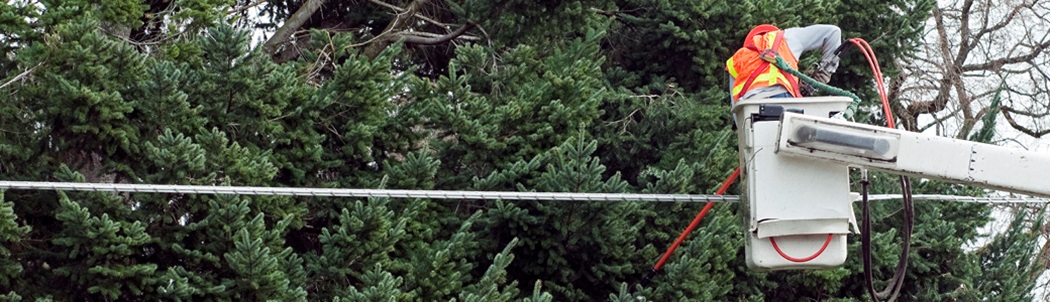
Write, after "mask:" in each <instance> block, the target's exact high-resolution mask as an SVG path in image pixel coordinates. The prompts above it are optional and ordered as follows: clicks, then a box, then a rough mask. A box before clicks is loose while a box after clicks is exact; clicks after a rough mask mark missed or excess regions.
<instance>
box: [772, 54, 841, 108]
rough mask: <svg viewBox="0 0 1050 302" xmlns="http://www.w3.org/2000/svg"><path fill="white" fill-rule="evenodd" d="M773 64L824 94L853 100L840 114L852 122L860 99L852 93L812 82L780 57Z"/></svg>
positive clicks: (811, 79) (812, 80)
mask: <svg viewBox="0 0 1050 302" xmlns="http://www.w3.org/2000/svg"><path fill="white" fill-rule="evenodd" d="M773 64H774V65H776V66H777V68H780V69H781V70H784V71H787V72H788V73H790V74H791V75H793V76H796V77H798V78H799V79H800V80H802V81H804V82H806V83H807V84H809V85H811V86H813V88H817V89H820V90H821V91H824V92H827V93H830V94H834V95H840V96H845V97H849V98H851V99H853V102H852V103H850V104H849V107H846V112H843V113H842V116H843V117H845V118H846V119H847V120H853V115H854V114H855V113H856V112H857V107H859V106H860V97H859V96H857V95H856V94H854V93H853V92H850V91H849V90H845V89H841V88H838V87H835V86H831V85H828V84H824V83H821V82H820V81H817V80H814V79H813V78H811V77H809V76H808V75H806V74H804V73H802V72H799V71H798V70H795V69H794V68H791V66H789V65H788V64H787V62H784V58H781V57H780V56H776V62H773Z"/></svg>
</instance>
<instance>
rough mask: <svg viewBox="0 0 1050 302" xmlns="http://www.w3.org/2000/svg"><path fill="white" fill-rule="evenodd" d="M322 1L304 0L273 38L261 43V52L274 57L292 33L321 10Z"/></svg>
mask: <svg viewBox="0 0 1050 302" xmlns="http://www.w3.org/2000/svg"><path fill="white" fill-rule="evenodd" d="M324 1H325V0H306V2H305V3H303V6H302V7H300V8H299V10H297V11H295V13H294V14H292V16H291V17H288V20H285V22H284V25H281V28H278V29H277V31H276V32H274V33H273V36H271V37H270V39H268V40H266V43H263V47H262V49H263V51H265V52H266V53H268V54H270V55H275V54H276V53H277V51H278V50H279V49H280V48H281V46H282V45H284V44H285V43H287V42H288V39H289V38H290V37H291V36H292V33H295V31H297V30H299V27H302V26H303V24H304V23H306V21H307V20H309V19H310V16H312V15H313V14H314V12H316V11H317V9H319V8H321V5H323V4H324Z"/></svg>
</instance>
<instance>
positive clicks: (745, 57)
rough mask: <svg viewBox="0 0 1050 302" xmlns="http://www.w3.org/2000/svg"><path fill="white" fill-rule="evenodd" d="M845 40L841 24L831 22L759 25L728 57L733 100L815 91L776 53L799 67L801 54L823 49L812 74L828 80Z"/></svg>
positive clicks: (777, 96) (798, 95)
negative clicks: (782, 67)
mask: <svg viewBox="0 0 1050 302" xmlns="http://www.w3.org/2000/svg"><path fill="white" fill-rule="evenodd" d="M841 40H842V31H841V30H840V29H839V28H838V26H834V25H828V24H815V25H810V26H806V27H792V28H787V29H783V30H781V29H779V28H777V27H776V26H773V25H769V24H762V25H759V26H756V27H755V28H753V29H751V32H749V33H748V34H747V37H745V38H744V45H743V46H742V47H740V49H739V50H737V51H736V53H735V54H733V57H731V58H729V60H728V61H726V71H728V72H729V76H730V77H729V87H730V88H729V89H730V95H731V96H732V99H733V103H734V104H735V103H736V102H738V101H740V100H742V99H765V98H797V97H802V96H804V95H810V94H812V92H813V91H812V87H810V86H809V85H805V84H804V83H802V85H800V83H799V79H798V78H797V77H795V76H793V75H791V74H789V73H787V72H786V71H783V70H780V68H777V67H776V66H775V65H774V62H776V56H780V57H781V58H783V59H784V62H786V63H787V64H788V65H789V66H791V68H792V69H795V70H799V69H798V58H799V57H801V56H802V53H804V52H807V51H811V50H817V49H820V50H823V54H822V56H821V58H820V61H819V62H818V63H817V65H816V66H815V68H814V69H813V71H812V72H811V74H810V77H812V78H813V79H815V80H817V81H819V82H821V83H825V84H827V83H828V81H829V80H831V74H832V73H835V69H836V68H838V66H839V57H838V55H837V54H836V51H837V50H838V48H839V46H840V45H842V41H841Z"/></svg>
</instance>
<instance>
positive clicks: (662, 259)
mask: <svg viewBox="0 0 1050 302" xmlns="http://www.w3.org/2000/svg"><path fill="white" fill-rule="evenodd" d="M738 176H740V167H737V168H736V170H733V174H730V175H729V177H728V178H726V180H725V181H723V182H722V187H719V188H718V191H717V192H715V194H716V195H722V194H725V192H726V190H728V189H729V185H732V184H733V182H734V181H736V178H737V177H738ZM714 206H715V203H713V202H708V203H707V204H706V205H704V209H702V210H700V213H698V214H696V217H695V218H693V222H691V223H689V226H688V227H686V228H685V230H684V231H682V234H681V235H679V236H678V239H677V240H675V241H674V244H671V247H669V248H667V251H666V252H664V256H663V257H660V261H657V262H656V265H654V266H653V271H652V272H653V273H655V272H656V271H658V270H660V267H662V266H664V263H665V262H667V259H668V258H671V254H673V253H674V250H675V249H677V248H678V245H679V244H682V241H683V240H685V237H686V236H689V233H691V232H692V231H693V229H695V228H696V225H698V224H700V220H701V219H704V215H707V211H709V210H711V207H714ZM650 274H651V273H650Z"/></svg>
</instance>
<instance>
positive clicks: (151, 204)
mask: <svg viewBox="0 0 1050 302" xmlns="http://www.w3.org/2000/svg"><path fill="white" fill-rule="evenodd" d="M9 2H10V1H9ZM103 2H105V3H103ZM303 2H304V1H299V0H293V1H266V2H256V1H228V0H193V1H159V0H158V1H152V0H151V1H127V0H123V1H73V0H66V1H42V2H39V3H40V5H36V4H30V3H23V1H14V2H11V3H5V4H0V41H2V42H4V43H3V45H4V46H3V48H2V49H3V51H4V53H5V55H4V56H0V78H2V79H4V80H3V82H2V83H0V84H3V83H7V82H8V81H11V82H10V84H6V85H7V86H4V87H0V92H3V93H4V95H5V99H4V101H3V102H0V179H3V180H56V181H88V182H107V183H155V184H186V185H251V186H295V187H304V186H306V187H328V188H392V189H445V190H498V191H523V192H609V193H637V192H640V193H675V194H711V193H714V191H715V190H716V188H718V187H719V186H720V185H721V184H722V182H723V181H724V179H725V178H726V176H728V175H729V174H730V172H731V171H732V170H733V169H734V168H735V167H736V165H737V164H738V162H737V157H736V152H735V139H734V137H735V133H734V132H733V130H732V120H731V119H730V118H729V114H728V111H729V106H728V105H729V103H728V101H727V95H726V92H725V90H726V87H725V85H726V82H725V81H726V76H725V72H724V70H723V66H724V62H725V60H726V58H728V57H729V55H731V53H732V52H733V51H734V50H735V49H736V48H737V47H739V43H740V38H741V36H742V35H743V34H745V33H746V32H747V31H748V30H749V29H750V28H751V27H752V26H754V25H757V24H760V23H773V24H776V25H778V26H781V27H790V26H800V25H806V24H810V23H817V22H828V23H834V24H838V25H839V26H840V27H842V28H843V29H844V30H845V32H846V33H845V36H846V37H854V36H861V37H864V38H866V39H868V40H869V41H871V42H872V46H873V47H874V48H875V51H876V52H877V53H878V54H879V56H880V59H881V61H882V62H883V66H884V67H885V68H886V70H885V72H886V74H887V75H888V76H892V75H894V73H895V72H896V71H895V69H894V68H893V67H892V64H888V62H892V61H893V60H894V59H895V58H898V57H901V56H907V55H908V54H909V51H910V50H911V49H912V48H913V47H914V46H915V45H914V43H915V41H917V40H916V38H917V37H918V35H920V34H921V31H920V29H921V28H922V27H923V24H924V23H923V22H924V20H925V19H926V18H927V15H928V13H929V10H930V8H931V7H932V5H933V4H934V3H933V2H932V1H926V0H901V1H889V2H885V1H868V0H864V1H833V0H807V1H771V0H749V1H730V2H725V1H713V0H700V1H685V2H683V1H669V0H610V1H590V2H582V1H538V2H537V1H520V0H512V1H495V2H493V1H475V0H450V1H436V0H431V1H428V2H427V3H426V4H425V5H424V6H423V7H422V9H421V11H420V12H421V13H420V14H422V15H426V16H427V17H428V18H430V19H432V20H434V21H437V22H431V21H426V20H424V21H420V20H413V21H412V22H411V23H410V26H409V29H408V30H412V31H428V32H433V33H442V34H443V33H446V32H448V31H451V30H453V29H454V28H456V27H458V26H460V25H463V24H467V23H473V24H476V27H474V28H473V29H471V30H470V31H468V32H467V35H468V37H463V39H457V40H453V41H451V42H447V43H441V44H438V45H420V44H414V43H411V42H409V41H388V42H391V43H389V44H381V45H384V47H383V48H382V49H379V51H377V52H375V53H371V52H368V53H366V51H365V50H366V48H368V47H369V46H371V45H380V44H372V43H375V42H376V41H374V40H372V39H374V38H376V37H378V36H380V35H382V34H383V32H382V30H383V29H384V28H386V27H387V25H388V23H389V22H391V21H392V20H393V16H394V15H395V14H394V13H393V10H391V8H390V7H387V6H383V5H380V4H377V3H376V2H370V1H326V3H325V5H324V6H323V7H322V9H321V11H319V12H318V13H316V14H314V16H312V17H311V18H310V19H309V20H306V23H304V25H303V27H302V28H301V29H302V31H299V32H297V33H296V34H295V35H294V37H293V40H294V43H293V44H288V45H286V46H287V47H288V48H289V49H293V50H294V51H292V52H291V59H290V60H287V61H285V60H279V61H280V62H281V63H277V62H275V60H274V59H273V58H272V57H271V56H270V54H265V53H262V52H261V51H260V50H259V49H258V44H260V43H261V42H260V41H258V39H260V38H262V39H265V37H260V36H258V35H256V33H255V32H253V31H252V29H253V26H258V27H259V28H274V27H276V26H279V25H280V24H283V22H284V21H285V19H286V18H288V17H289V16H290V15H291V14H292V13H294V12H295V11H296V10H297V9H298V8H299V6H301V5H302V3H303ZM385 2H386V3H388V4H391V5H394V6H398V7H407V6H409V4H411V2H412V1H408V0H404V1H399V0H393V1H385ZM254 3H260V5H259V6H258V7H257V8H258V10H247V9H245V10H240V8H244V7H245V6H246V5H250V4H254ZM417 21H418V22H417ZM439 23H445V24H439ZM446 25H447V26H446ZM266 34H269V33H266ZM812 61H813V57H812V56H808V57H804V58H803V63H808V62H812ZM805 68H806V65H805V64H804V65H803V69H805ZM12 80H13V81H12ZM870 83H871V79H870V72H869V71H868V70H867V64H866V62H862V61H860V59H859V56H858V53H857V52H855V51H851V52H849V53H847V56H846V59H845V60H844V61H843V63H842V67H841V68H840V72H838V73H836V75H835V76H834V79H833V81H832V84H835V85H837V86H840V87H844V88H848V89H851V90H854V91H857V92H858V93H859V94H861V95H862V97H863V98H864V99H865V100H866V101H874V100H875V99H876V98H875V97H874V94H873V93H872V92H873V90H872V89H871V87H872V85H870ZM865 114H866V115H870V116H872V117H873V119H872V120H873V122H872V123H881V121H880V120H881V119H884V117H881V116H879V115H878V113H870V112H869V113H865ZM988 116H991V115H988ZM994 125H995V124H994V120H990V119H989V120H985V121H984V129H983V130H982V131H980V132H979V135H975V136H974V137H973V138H972V139H974V140H978V141H989V139H990V138H991V134H993V130H994V128H993V127H994ZM872 179H873V183H874V185H873V192H877V193H890V192H896V190H897V189H896V183H895V181H896V176H892V175H887V174H877V173H873V174H872ZM913 186H914V187H915V193H916V194H919V193H940V194H958V195H977V194H981V193H983V191H982V190H981V189H976V188H972V187H966V186H960V185H952V184H945V183H942V182H934V181H925V180H914V184H913ZM858 189H859V188H858ZM727 194H738V192H736V189H735V187H731V189H730V191H729V192H727ZM0 197H2V198H0V199H2V200H0V300H4V301H6V300H13V301H18V300H41V301H49V300H51V299H54V300H60V301H66V300H74V301H81V300H88V301H97V300H125V301H128V300H134V301H139V300H175V301H245V300H250V301H262V300H268V301H269V300H273V301H302V300H311V301H313V300H320V301H328V300H335V301H536V302H540V301H592V300H603V299H609V300H612V301H639V299H644V300H645V301H682V300H686V301H726V300H729V301H764V300H768V301H799V300H802V301H808V300H819V301H859V300H863V299H864V298H865V295H866V292H865V290H864V288H863V286H862V281H863V279H862V276H861V264H860V259H859V255H860V253H859V248H860V247H859V245H860V244H859V242H856V240H853V239H851V242H850V243H849V244H850V245H849V252H850V255H851V257H850V258H849V260H848V261H847V263H846V265H844V266H843V267H841V268H836V269H830V270H822V271H805V272H797V271H786V272H755V271H751V270H749V269H747V268H746V267H745V265H744V258H743V246H742V240H743V234H744V233H743V232H744V230H742V226H741V225H740V223H739V221H740V215H739V213H737V211H738V210H739V209H738V207H736V206H735V205H731V204H719V205H717V206H716V207H715V208H714V209H713V210H712V211H711V212H710V213H709V214H708V216H707V217H706V218H705V219H704V221H703V222H702V223H701V226H700V228H699V229H697V230H696V231H695V232H694V233H693V234H692V235H691V236H690V237H689V239H688V240H686V241H685V242H684V243H683V245H682V246H681V247H680V248H679V249H678V251H677V252H676V254H675V255H674V256H673V257H672V258H671V260H670V262H668V263H667V264H666V265H665V266H664V267H663V268H662V270H661V271H660V272H659V273H658V274H656V275H655V276H654V278H653V279H652V280H651V283H648V285H646V286H642V285H641V284H642V283H643V282H642V281H643V277H644V276H645V274H647V273H648V272H649V270H650V268H651V267H652V265H653V264H654V263H655V261H656V260H657V259H658V258H659V257H660V255H661V252H662V251H663V250H664V249H665V248H666V247H667V246H668V245H669V244H671V242H673V240H674V239H675V238H676V237H677V236H678V235H679V232H680V231H681V230H682V228H684V227H685V226H686V225H687V224H688V222H689V221H690V219H692V218H693V216H694V215H695V214H696V213H697V211H699V210H700V208H701V207H702V205H700V204H687V203H661V204H653V203H643V202H532V201H528V202H518V201H480V200H430V199H408V200H405V199H386V198H365V199H354V198H331V197H287V196H238V195H205V194H159V193H120V194H114V193H101V192H50V191H25V190H10V191H6V192H3V195H2V196H0ZM899 211H900V205H899V203H897V202H879V203H876V205H875V206H874V208H873V213H874V217H875V221H874V234H873V242H874V246H875V265H876V277H877V279H878V282H877V285H879V286H882V285H884V283H883V282H885V280H886V279H888V278H889V276H890V274H891V273H892V272H891V270H892V266H893V264H895V263H896V260H897V254H896V253H897V252H899V250H898V249H899V247H898V243H899V242H900V238H899V231H898V229H899V226H900V225H901V221H900V216H899V215H898V212H899ZM989 212H990V211H989V209H988V208H987V207H984V206H980V205H970V204H942V203H934V202H925V203H920V204H918V206H917V208H916V213H917V217H916V223H917V224H916V225H917V227H916V232H915V234H914V237H913V245H912V252H911V255H910V258H911V265H910V266H909V270H908V276H907V278H908V279H907V281H906V283H905V284H906V286H905V289H904V295H903V296H902V300H905V301H930V300H952V299H956V300H982V299H983V300H1009V301H1014V300H1025V299H1030V292H1031V289H1032V287H1033V286H1034V276H1037V275H1038V274H1039V273H1041V272H1042V271H1041V267H1040V266H1038V265H1039V264H1040V263H1037V262H1034V261H1035V259H1036V257H1037V254H1035V253H1034V251H1033V250H1032V249H1030V248H1025V247H1032V246H1033V245H1034V243H1035V242H1036V241H1034V240H1036V239H1037V236H1036V234H1037V233H1036V231H1037V230H1038V229H1037V227H1039V226H1041V223H1042V220H1039V219H1036V218H1035V217H1036V216H1033V215H1036V214H1033V213H1028V212H1019V213H1020V214H1019V215H1018V216H1017V217H1018V218H1017V220H1015V221H1013V224H1012V225H1011V227H1010V229H1009V231H1007V232H1005V233H1003V234H1000V235H998V236H996V237H994V238H993V239H992V240H991V241H990V242H989V244H987V245H985V246H982V247H977V248H976V249H975V250H970V249H964V248H963V246H964V245H965V244H970V243H972V242H973V240H976V239H979V238H980V236H979V235H978V233H977V228H978V227H980V226H983V225H985V223H987V222H988V221H989V220H990V219H989ZM1038 215H1041V213H1039V214H1038ZM854 237H855V236H854ZM854 237H851V238H854ZM56 284H61V285H62V286H56Z"/></svg>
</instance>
